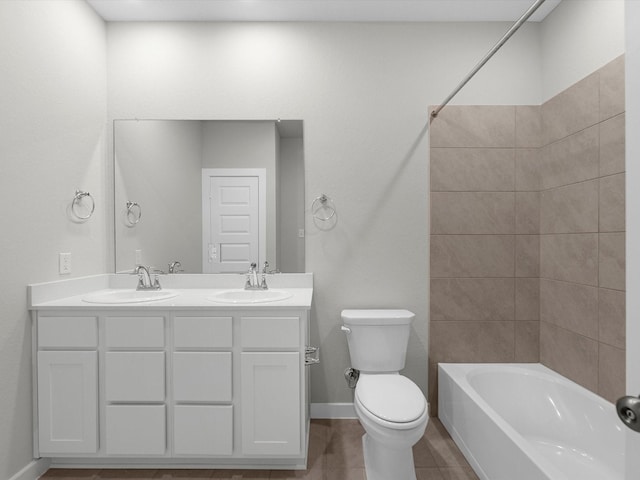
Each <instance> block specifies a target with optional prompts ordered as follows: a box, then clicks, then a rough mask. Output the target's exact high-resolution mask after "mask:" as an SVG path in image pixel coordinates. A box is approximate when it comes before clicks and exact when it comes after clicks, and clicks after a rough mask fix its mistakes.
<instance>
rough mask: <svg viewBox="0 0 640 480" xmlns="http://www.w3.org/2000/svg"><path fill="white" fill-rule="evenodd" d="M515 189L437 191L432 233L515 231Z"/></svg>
mask: <svg viewBox="0 0 640 480" xmlns="http://www.w3.org/2000/svg"><path fill="white" fill-rule="evenodd" d="M514 210H515V193H514V192H433V193H432V194H431V233H432V234H465V233H466V234H512V233H514V232H515V211H514Z"/></svg>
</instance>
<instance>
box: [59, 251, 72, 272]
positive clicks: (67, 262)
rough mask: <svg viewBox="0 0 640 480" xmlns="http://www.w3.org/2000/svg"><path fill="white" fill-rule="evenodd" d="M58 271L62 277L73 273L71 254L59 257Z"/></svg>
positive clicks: (63, 254)
mask: <svg viewBox="0 0 640 480" xmlns="http://www.w3.org/2000/svg"><path fill="white" fill-rule="evenodd" d="M58 271H59V273H60V275H68V274H70V273H71V253H61V254H60V255H59V256H58Z"/></svg>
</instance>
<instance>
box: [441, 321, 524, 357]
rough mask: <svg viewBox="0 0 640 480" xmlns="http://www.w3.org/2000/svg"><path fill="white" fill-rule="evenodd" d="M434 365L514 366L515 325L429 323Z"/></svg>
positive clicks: (502, 323)
mask: <svg viewBox="0 0 640 480" xmlns="http://www.w3.org/2000/svg"><path fill="white" fill-rule="evenodd" d="M430 337H431V341H430V345H431V351H430V357H431V358H432V360H433V361H435V362H470V363H481V362H513V361H514V359H515V356H514V338H515V322H431V335H430Z"/></svg>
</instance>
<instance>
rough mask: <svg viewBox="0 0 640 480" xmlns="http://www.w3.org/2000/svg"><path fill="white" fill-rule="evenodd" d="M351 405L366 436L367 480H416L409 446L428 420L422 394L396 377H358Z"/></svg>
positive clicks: (363, 439) (363, 445) (401, 378)
mask: <svg viewBox="0 0 640 480" xmlns="http://www.w3.org/2000/svg"><path fill="white" fill-rule="evenodd" d="M354 406H355V410H356V414H357V416H358V419H359V420H360V423H361V424H362V426H363V428H364V430H365V432H366V433H365V435H364V436H363V437H362V448H363V452H364V461H365V467H366V472H367V480H389V479H393V480H415V478H416V475H415V467H414V463H413V451H412V447H413V445H415V444H416V443H417V442H418V441H419V440H420V439H421V438H422V436H423V435H424V431H425V428H426V426H427V422H428V420H429V416H428V411H427V403H426V400H425V398H424V395H423V394H422V392H421V391H420V389H419V388H418V386H417V385H416V384H414V383H413V382H412V381H411V380H409V379H408V378H406V377H404V376H402V375H399V374H395V375H394V374H391V375H388V374H380V375H375V374H374V375H367V374H364V375H361V376H360V379H359V381H358V385H357V386H356V392H355V397H354Z"/></svg>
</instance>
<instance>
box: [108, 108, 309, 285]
mask: <svg viewBox="0 0 640 480" xmlns="http://www.w3.org/2000/svg"><path fill="white" fill-rule="evenodd" d="M302 132H303V126H302V121H301V120H278V121H263V120H246V121H240V120H116V121H114V213H115V219H114V222H115V227H114V229H115V271H116V272H122V273H130V272H131V271H132V270H133V268H134V266H135V265H137V264H143V265H149V266H152V267H154V268H155V269H158V270H162V271H164V272H168V271H169V269H170V265H171V264H172V263H173V262H180V264H179V265H174V268H173V270H174V273H178V272H184V273H216V272H220V273H230V272H245V271H247V269H248V268H249V263H250V262H256V263H257V264H258V265H259V266H260V267H262V265H263V264H264V262H265V261H268V262H269V270H270V271H271V270H276V271H281V272H287V273H299V272H304V266H305V258H304V143H303V135H302Z"/></svg>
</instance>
